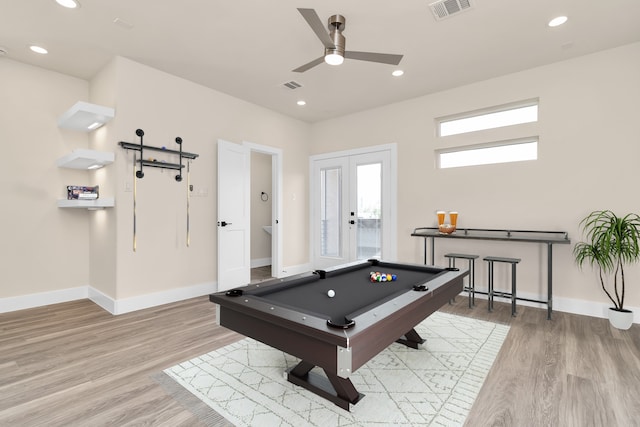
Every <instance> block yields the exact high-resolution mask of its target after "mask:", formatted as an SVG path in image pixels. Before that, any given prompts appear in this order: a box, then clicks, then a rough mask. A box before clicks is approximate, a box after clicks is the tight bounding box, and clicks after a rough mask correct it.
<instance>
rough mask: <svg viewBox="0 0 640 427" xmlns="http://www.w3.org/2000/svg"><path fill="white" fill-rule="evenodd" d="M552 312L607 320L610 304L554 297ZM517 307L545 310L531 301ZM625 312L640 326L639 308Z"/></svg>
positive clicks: (531, 296)
mask: <svg viewBox="0 0 640 427" xmlns="http://www.w3.org/2000/svg"><path fill="white" fill-rule="evenodd" d="M476 289H477V290H479V291H483V292H487V290H486V289H481V288H479V287H477V286H476ZM518 296H519V297H522V298H528V299H532V300H544V299H545V298H546V296H540V295H536V294H532V293H528V292H518ZM476 299H482V300H486V299H487V295H485V294H476ZM495 300H496V301H500V302H508V301H509V300H508V299H507V298H500V297H496V298H495ZM552 304H553V311H561V312H563V313H571V314H579V315H582V316H589V317H600V318H602V319H608V318H609V308H610V307H611V304H607V303H601V302H594V301H585V300H577V299H571V298H560V297H554V298H553V301H552ZM517 305H523V306H527V307H537V308H543V309H546V308H547V305H546V304H541V303H537V302H531V301H520V300H518V302H517ZM625 308H626V309H627V310H631V311H633V323H638V324H640V307H631V306H625Z"/></svg>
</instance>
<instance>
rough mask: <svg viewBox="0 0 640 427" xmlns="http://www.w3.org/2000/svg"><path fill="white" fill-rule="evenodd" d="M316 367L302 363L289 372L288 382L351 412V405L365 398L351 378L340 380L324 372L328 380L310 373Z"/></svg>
mask: <svg viewBox="0 0 640 427" xmlns="http://www.w3.org/2000/svg"><path fill="white" fill-rule="evenodd" d="M314 367H315V365H313V364H312V363H309V362H305V361H304V360H302V361H300V363H298V364H297V365H296V366H295V367H294V368H293V369H291V370H289V373H288V375H287V380H288V381H289V382H292V383H293V384H295V385H299V386H300V387H304V388H306V389H307V390H309V391H310V392H312V393H315V394H317V395H318V396H321V397H324V398H325V399H327V400H330V401H331V402H333V403H335V404H336V405H338V406H339V407H341V408H342V409H346V410H347V411H348V410H349V404H350V403H351V404H356V403H358V401H360V399H362V398H363V397H364V394H361V393H358V390H356V388H355V387H354V385H353V383H352V382H351V380H350V379H349V378H340V377H338V376H337V375H332V374H329V373H328V372H327V371H326V370H325V371H324V373H325V375H326V376H327V377H326V378H325V377H323V376H322V375H318V374H316V373H315V372H310V371H311V370H312V369H313V368H314Z"/></svg>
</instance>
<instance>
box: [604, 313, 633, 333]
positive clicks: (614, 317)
mask: <svg viewBox="0 0 640 427" xmlns="http://www.w3.org/2000/svg"><path fill="white" fill-rule="evenodd" d="M609 323H611V326H613V327H614V328H618V329H622V330H625V331H626V330H627V329H629V328H630V327H631V325H632V324H633V311H631V310H625V311H618V310H614V309H613V308H610V309H609Z"/></svg>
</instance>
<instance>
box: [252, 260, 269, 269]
mask: <svg viewBox="0 0 640 427" xmlns="http://www.w3.org/2000/svg"><path fill="white" fill-rule="evenodd" d="M266 265H271V258H257V259H252V260H251V268H256V267H264V266H266Z"/></svg>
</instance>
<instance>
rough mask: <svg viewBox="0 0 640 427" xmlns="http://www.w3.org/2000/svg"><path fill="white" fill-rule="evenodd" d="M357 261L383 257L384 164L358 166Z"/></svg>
mask: <svg viewBox="0 0 640 427" xmlns="http://www.w3.org/2000/svg"><path fill="white" fill-rule="evenodd" d="M355 216H356V224H357V226H356V227H355V234H356V236H355V249H356V259H358V260H361V259H369V258H372V257H380V256H381V255H382V164H381V163H373V164H368V165H357V166H356V215H355Z"/></svg>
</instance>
